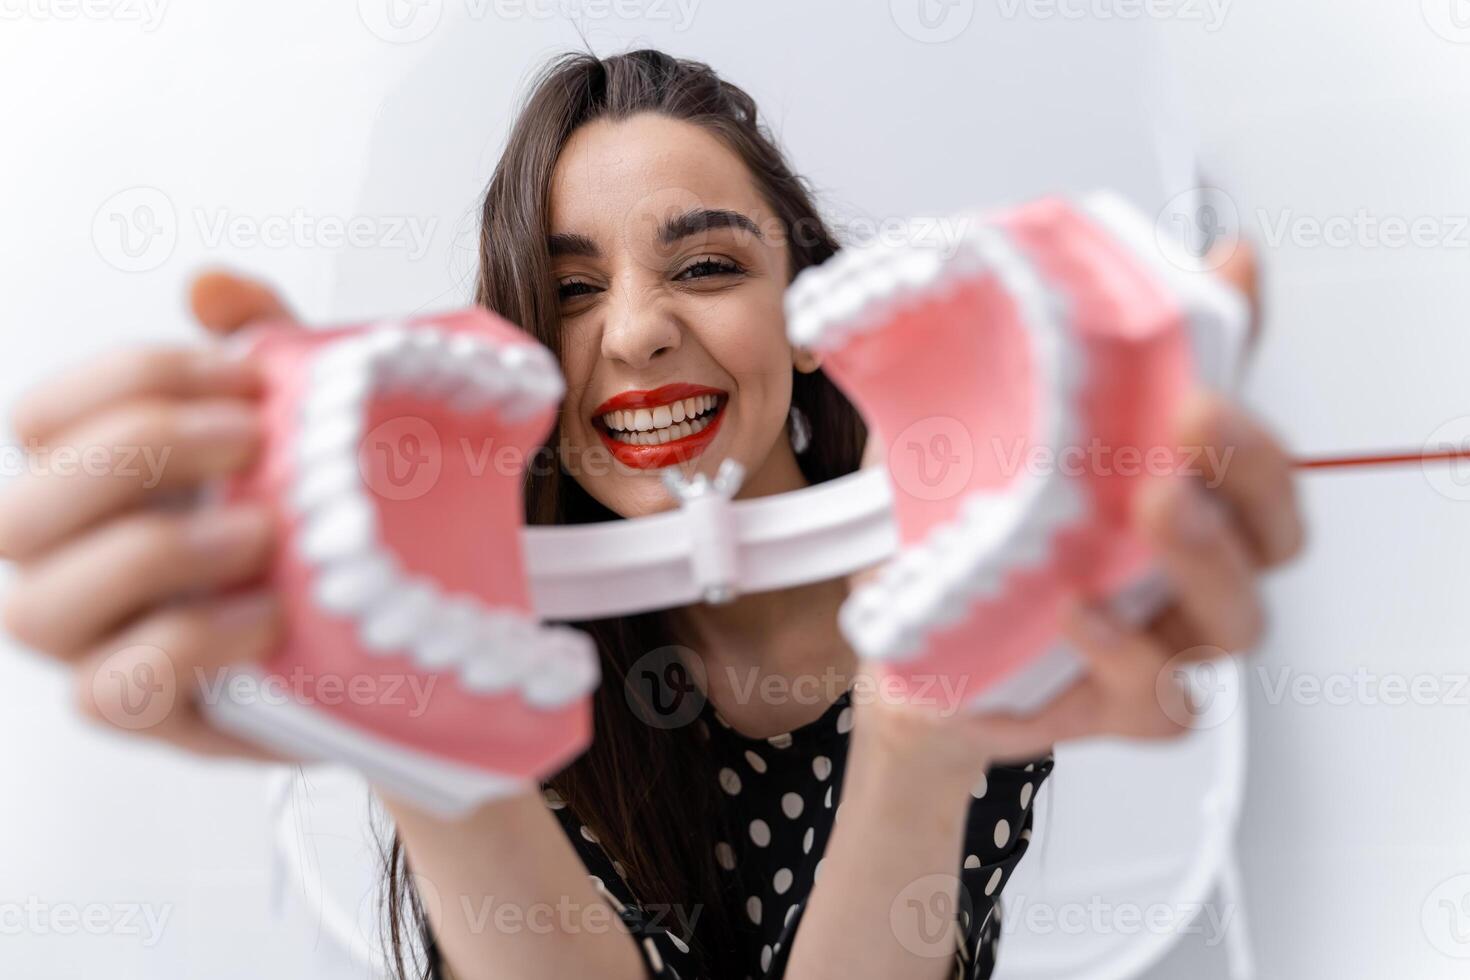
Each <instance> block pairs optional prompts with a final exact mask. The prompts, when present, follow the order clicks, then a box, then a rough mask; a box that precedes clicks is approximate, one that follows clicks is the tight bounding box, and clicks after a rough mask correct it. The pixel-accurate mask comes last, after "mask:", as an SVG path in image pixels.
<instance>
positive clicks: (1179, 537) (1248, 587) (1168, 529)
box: [1135, 478, 1265, 650]
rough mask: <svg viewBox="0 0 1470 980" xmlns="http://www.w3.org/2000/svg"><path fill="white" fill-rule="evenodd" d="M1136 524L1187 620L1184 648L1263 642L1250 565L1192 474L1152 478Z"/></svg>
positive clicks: (1217, 507) (1139, 501)
mask: <svg viewBox="0 0 1470 980" xmlns="http://www.w3.org/2000/svg"><path fill="white" fill-rule="evenodd" d="M1135 521H1136V525H1137V527H1138V529H1139V531H1140V533H1141V534H1142V535H1143V537H1144V539H1145V540H1147V541H1148V542H1149V544H1150V545H1152V546H1153V549H1154V552H1155V554H1156V555H1157V558H1158V562H1159V564H1160V566H1161V567H1162V568H1163V570H1164V572H1165V574H1166V575H1167V576H1168V578H1169V581H1170V583H1171V585H1172V586H1173V590H1174V596H1175V600H1176V602H1177V603H1178V605H1179V607H1180V609H1181V611H1182V612H1183V614H1184V616H1185V618H1186V619H1187V620H1188V622H1189V623H1190V626H1191V628H1192V629H1191V633H1190V636H1189V638H1190V639H1191V640H1192V642H1190V643H1189V646H1196V645H1205V644H1208V645H1212V646H1216V647H1223V648H1224V649H1226V650H1243V649H1246V648H1248V647H1252V646H1254V645H1255V644H1256V643H1258V642H1259V641H1260V638H1261V633H1262V631H1263V629H1264V619H1265V616H1264V613H1263V611H1262V608H1261V603H1260V600H1259V598H1258V596H1257V593H1256V582H1255V575H1256V573H1255V563H1254V560H1253V559H1252V557H1251V554H1250V552H1249V550H1248V548H1247V546H1246V544H1245V542H1244V541H1243V540H1242V538H1241V535H1240V533H1239V532H1238V531H1237V529H1236V527H1235V526H1234V525H1233V524H1232V523H1231V520H1230V515H1229V513H1228V512H1227V511H1226V509H1225V508H1224V507H1223V506H1222V505H1221V504H1220V502H1219V501H1218V500H1215V499H1214V498H1212V497H1211V496H1210V494H1209V493H1208V492H1207V491H1206V490H1204V489H1203V488H1202V487H1200V486H1199V485H1198V484H1196V483H1195V482H1194V481H1193V480H1190V479H1185V478H1174V479H1166V480H1157V481H1154V482H1153V483H1150V484H1149V485H1147V486H1145V487H1144V488H1143V490H1142V491H1141V492H1140V493H1139V495H1138V499H1137V505H1136V511H1135Z"/></svg>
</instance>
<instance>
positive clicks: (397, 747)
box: [212, 310, 598, 812]
mask: <svg viewBox="0 0 1470 980" xmlns="http://www.w3.org/2000/svg"><path fill="white" fill-rule="evenodd" d="M256 344H257V347H256V352H257V354H258V355H259V356H260V357H261V358H262V359H263V361H264V363H265V365H266V368H267V371H268V374H269V377H270V385H269V388H270V390H269V391H268V392H267V395H266V400H265V405H264V412H265V416H266V419H267V429H268V432H269V433H270V437H269V438H268V440H267V446H266V449H265V452H264V456H263V459H262V460H261V462H260V463H259V465H258V466H257V468H256V470H255V471H254V472H253V473H252V474H250V475H249V476H248V477H246V478H245V479H243V480H242V481H240V482H239V484H238V485H236V486H235V487H233V488H232V493H233V494H234V495H235V496H238V497H249V498H256V499H261V500H265V501H268V502H270V503H272V504H273V505H274V506H275V509H276V512H277V515H278V520H279V523H280V530H281V535H280V538H279V540H280V541H281V542H282V545H281V546H280V547H279V549H278V555H277V559H276V562H275V566H274V568H273V569H272V579H273V584H275V585H276V586H277V588H278V591H279V593H280V594H281V595H282V597H283V601H284V602H285V604H286V620H287V628H286V636H285V639H284V642H283V644H282V647H281V649H280V651H279V652H278V653H277V654H276V655H275V656H274V657H273V658H272V659H271V660H270V661H269V662H268V663H266V664H265V665H264V667H263V670H262V671H260V672H250V673H247V674H246V677H245V678H244V680H245V681H246V683H237V684H232V685H230V686H229V688H228V689H229V690H231V691H233V692H235V696H234V697H232V698H231V699H230V700H226V701H224V702H221V703H219V704H217V705H215V706H213V709H212V710H213V715H214V718H215V720H216V723H218V724H220V725H222V726H223V727H225V728H227V729H230V730H233V731H237V732H239V733H241V734H243V735H246V736H248V737H251V738H253V739H255V740H257V741H260V742H263V743H265V744H267V745H270V746H272V747H274V748H276V749H278V750H280V751H283V752H287V753H289V754H292V755H296V756H306V757H330V758H334V759H339V760H344V761H349V762H352V763H354V764H356V765H357V766H358V767H359V768H360V769H362V770H364V771H365V772H366V773H367V775H368V776H369V777H370V778H372V779H374V780H376V781H377V782H378V783H379V784H380V785H381V786H383V787H384V788H386V789H388V790H389V791H395V790H396V791H397V792H400V793H401V794H403V795H405V796H407V797H410V798H413V799H416V800H418V801H420V802H421V803H424V804H426V805H429V806H432V807H434V808H436V809H439V810H442V811H445V812H452V811H456V810H462V809H464V808H466V807H468V806H470V805H472V804H473V803H476V802H479V801H482V800H485V799H489V798H493V797H495V796H497V795H501V794H502V793H504V792H506V791H507V790H510V789H512V788H515V787H518V786H520V785H522V784H525V783H527V782H530V781H533V780H535V779H536V778H538V777H541V776H544V775H546V774H549V773H551V772H554V771H556V770H557V769H559V768H560V767H561V766H563V765H565V764H566V762H568V761H569V760H570V759H571V758H573V757H574V756H575V755H577V754H578V753H580V752H581V751H582V750H583V749H584V748H585V747H586V745H587V743H588V740H589V738H590V731H591V728H590V702H589V698H588V695H589V694H590V693H591V692H592V691H593V690H594V689H595V687H596V686H597V683H598V661H597V653H596V650H595V649H594V646H593V643H592V640H591V638H590V637H589V636H588V635H587V634H585V633H583V632H582V631H580V630H576V629H572V628H570V627H545V626H542V625H541V624H540V623H539V622H538V621H537V619H536V617H535V616H534V615H533V612H532V606H531V603H530V599H529V596H528V591H527V585H526V575H525V572H524V567H523V561H522V542H521V531H522V523H523V512H524V511H523V502H522V498H521V489H520V487H521V481H522V474H523V472H524V469H525V465H526V463H527V462H528V461H529V459H530V458H531V453H532V452H533V451H534V450H535V449H536V448H537V447H538V446H540V444H541V441H542V440H543V439H544V437H545V435H546V433H547V431H548V430H549V429H550V426H551V421H552V418H553V416H554V413H555V411H556V408H557V406H558V404H559V402H560V401H561V398H562V395H563V393H564V384H563V381H562V378H561V374H560V371H559V369H558V367H557V364H556V361H555V358H554V357H553V356H552V355H551V354H550V352H549V351H547V350H546V349H545V348H544V347H542V346H540V345H539V344H537V343H535V342H534V341H532V340H531V339H530V338H529V337H527V336H526V335H525V334H523V333H521V332H520V331H518V330H516V329H515V328H513V327H511V326H510V325H509V324H506V323H504V322H503V321H500V320H498V319H496V318H494V317H492V316H491V315H489V314H488V313H485V312H483V311H474V310H472V311H468V312H464V313H457V314H453V315H451V316H443V317H430V318H425V319H420V320H414V321H408V322H401V323H399V322H394V323H385V324H377V325H371V326H366V327H359V328H353V329H346V330H337V331H331V332H322V331H304V330H296V329H280V330H268V331H266V332H264V333H263V334H262V335H261V336H260V337H259V338H258V340H257V341H256Z"/></svg>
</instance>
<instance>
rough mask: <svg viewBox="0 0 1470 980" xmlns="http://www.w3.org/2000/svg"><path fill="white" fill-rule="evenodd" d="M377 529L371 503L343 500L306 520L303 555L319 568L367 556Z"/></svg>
mask: <svg viewBox="0 0 1470 980" xmlns="http://www.w3.org/2000/svg"><path fill="white" fill-rule="evenodd" d="M377 526H378V515H377V514H376V513H374V511H373V506H372V504H370V503H368V502H367V500H366V499H364V498H355V497H344V498H342V499H341V500H338V501H337V502H336V503H334V504H333V505H332V506H331V507H329V508H325V509H323V510H322V511H321V512H320V513H318V514H315V515H313V516H312V517H311V518H309V519H308V520H307V522H306V527H305V528H304V529H303V530H302V531H301V533H300V536H299V539H300V544H301V553H302V555H303V556H304V557H305V558H306V560H307V561H310V562H312V563H313V564H317V565H326V564H329V563H332V562H336V561H341V560H344V559H347V558H356V557H360V556H364V555H367V554H368V553H369V552H371V551H372V549H373V546H374V544H375V543H376V542H375V538H376V537H377Z"/></svg>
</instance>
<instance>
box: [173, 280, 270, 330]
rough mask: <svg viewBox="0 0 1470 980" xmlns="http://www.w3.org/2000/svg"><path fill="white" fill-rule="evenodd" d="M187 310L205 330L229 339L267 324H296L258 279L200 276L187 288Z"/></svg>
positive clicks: (267, 287)
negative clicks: (188, 307) (236, 334)
mask: <svg viewBox="0 0 1470 980" xmlns="http://www.w3.org/2000/svg"><path fill="white" fill-rule="evenodd" d="M189 306H190V308H191V309H193V311H194V317H195V318H196V319H197V320H198V321H199V322H200V324H202V325H203V326H204V328H205V329H206V330H208V331H209V332H210V333H213V334H215V335H217V336H221V337H224V336H229V335H230V334H232V333H235V332H236V331H238V330H241V329H243V328H245V327H249V326H255V325H257V324H260V323H264V322H267V321H287V322H295V320H296V317H295V315H294V314H293V313H292V312H291V310H290V308H289V307H287V306H286V304H285V303H284V302H282V300H281V298H280V296H278V295H277V294H276V291H275V290H274V289H272V288H271V287H269V286H267V285H266V284H265V283H263V282H261V281H259V280H257V279H249V278H246V277H245V276H240V275H236V274H234V273H232V272H225V271H222V270H216V271H211V272H203V273H200V274H199V275H198V276H196V277H195V278H194V281H193V283H191V284H190V286H189Z"/></svg>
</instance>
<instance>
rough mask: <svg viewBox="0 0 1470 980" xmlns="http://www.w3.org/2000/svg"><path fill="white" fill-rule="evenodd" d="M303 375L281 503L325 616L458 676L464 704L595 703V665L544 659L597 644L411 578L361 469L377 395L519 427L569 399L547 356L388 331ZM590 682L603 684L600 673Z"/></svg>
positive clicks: (464, 338) (471, 338) (326, 355)
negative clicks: (495, 417) (384, 536)
mask: <svg viewBox="0 0 1470 980" xmlns="http://www.w3.org/2000/svg"><path fill="white" fill-rule="evenodd" d="M309 370H310V374H309V381H308V385H307V388H306V392H305V394H304V395H303V397H302V401H301V405H300V409H299V411H300V416H299V418H300V424H299V429H298V431H299V433H300V435H299V437H298V440H297V443H296V445H295V446H294V447H293V462H294V463H295V467H294V474H293V477H292V481H291V484H290V486H289V487H288V488H287V491H286V495H287V500H288V502H289V503H290V505H291V506H292V507H293V508H294V509H295V510H296V512H297V514H298V515H299V523H298V526H297V531H296V534H295V539H296V540H295V546H296V547H297V548H298V549H299V551H300V554H301V555H302V557H303V559H304V560H305V561H306V562H307V563H308V564H311V565H315V566H316V568H315V570H314V577H313V578H312V580H311V583H310V590H311V596H312V599H313V601H314V602H315V603H316V604H317V606H318V607H319V608H320V609H322V610H323V611H324V612H326V613H328V614H332V615H336V616H342V617H347V618H350V619H352V620H354V621H355V623H356V626H357V633H358V640H359V642H360V643H361V644H362V646H363V647H364V649H365V650H367V651H368V652H370V653H374V654H381V655H384V656H391V655H402V654H407V655H408V656H410V657H411V658H412V659H413V661H414V662H415V663H416V664H417V665H418V666H419V667H421V668H424V669H427V670H433V671H439V670H448V669H453V670H455V671H456V672H457V674H458V677H459V680H460V682H461V683H462V684H463V686H464V687H465V688H466V689H467V690H472V691H478V692H483V693H494V692H499V691H510V690H514V692H515V693H516V694H518V695H519V696H520V697H521V698H522V699H524V700H525V701H526V702H527V703H528V704H533V705H535V704H543V703H545V704H550V703H553V702H555V703H556V704H557V705H558V706H559V705H560V704H564V703H566V700H570V699H572V698H575V697H578V696H581V695H582V694H585V693H587V691H588V690H590V689H591V688H590V687H589V686H588V681H587V665H586V664H584V663H582V662H581V661H579V660H574V659H573V658H570V657H567V656H564V655H562V654H557V655H555V656H550V655H548V654H547V651H548V650H552V651H555V650H561V649H562V648H564V647H565V646H566V645H567V644H568V643H569V642H577V641H578V638H580V642H582V643H584V644H585V645H586V646H587V647H588V649H589V650H590V649H591V648H592V640H591V638H590V637H588V636H586V635H585V634H583V633H581V632H580V631H578V630H575V629H572V628H570V627H561V628H556V629H548V628H544V627H542V626H541V625H540V624H538V623H537V622H536V621H535V619H534V618H533V617H532V616H530V615H529V614H527V613H524V612H522V611H520V610H518V609H508V610H491V609H490V608H489V607H488V606H487V605H486V604H485V603H484V602H482V601H481V600H480V599H478V598H476V597H472V596H464V595H460V596H449V597H446V596H445V595H444V594H443V593H442V591H441V590H440V588H439V587H438V586H437V585H436V584H435V583H433V582H431V581H429V580H427V579H424V578H421V577H417V576H409V575H407V574H406V573H404V572H403V571H402V570H401V569H400V568H399V567H398V566H397V563H396V562H395V561H394V559H393V557H392V555H391V553H390V552H389V551H388V550H387V548H386V547H385V545H384V543H383V542H381V541H379V538H378V535H379V529H378V527H379V525H378V522H379V516H378V511H377V506H376V501H375V500H374V497H373V495H372V493H371V491H370V490H369V489H368V487H367V486H366V485H365V483H364V479H363V474H362V471H361V468H360V467H359V465H358V451H359V443H360V441H361V438H362V432H363V428H364V425H365V423H366V420H367V419H368V411H369V409H370V407H371V405H370V403H371V400H372V399H373V397H374V396H375V395H376V394H378V393H384V394H386V393H400V394H407V395H410V396H415V397H418V398H422V399H424V400H426V401H437V402H440V403H443V404H446V405H447V406H448V407H449V408H450V409H452V410H456V411H460V412H480V411H483V410H485V409H490V408H493V409H494V410H495V411H496V412H497V413H498V414H499V415H500V416H501V418H503V419H504V420H506V421H507V422H511V423H514V422H518V421H521V420H523V419H525V418H527V417H528V416H529V415H530V414H531V413H534V412H536V411H539V410H541V409H544V408H548V407H551V406H553V405H555V404H556V403H557V402H559V401H560V400H561V398H562V397H563V395H564V394H565V384H564V382H563V381H562V377H561V372H560V370H559V369H558V367H557V364H556V359H555V358H554V357H553V356H552V355H551V353H550V352H549V351H547V350H546V349H545V348H543V347H541V346H540V345H537V344H532V343H521V344H510V345H504V344H502V343H501V342H499V341H497V340H494V339H490V338H487V337H483V336H477V335H471V334H466V333H458V332H455V333H446V332H444V331H441V330H438V329H435V328H431V327H423V326H420V327H415V328H413V329H409V328H407V327H403V326H400V325H390V326H385V327H380V328H377V329H374V330H371V331H366V332H362V333H359V334H356V335H353V336H349V337H345V338H342V339H340V340H335V341H332V342H329V343H327V344H324V345H323V346H322V347H321V348H320V349H319V350H318V351H317V352H316V355H315V357H314V359H313V361H312V364H311V366H310V369H309ZM568 633H570V634H574V636H573V637H572V639H571V640H569V639H568V638H567V636H566V635H565V634H568ZM592 670H593V676H594V678H595V674H596V665H595V661H594V663H593V666H592ZM543 674H550V675H554V676H552V677H550V678H549V679H548V678H544V677H543V676H542V675H543ZM533 681H534V682H535V685H536V691H535V694H534V696H533V695H532V694H530V693H528V687H529V686H530V685H531V684H532V682H533ZM592 684H593V685H595V679H594V680H593V682H592ZM548 688H551V689H553V690H552V694H555V695H558V696H556V697H550V696H548V694H547V689H548ZM558 692H560V693H558ZM566 692H573V693H570V694H567V693H566Z"/></svg>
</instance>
